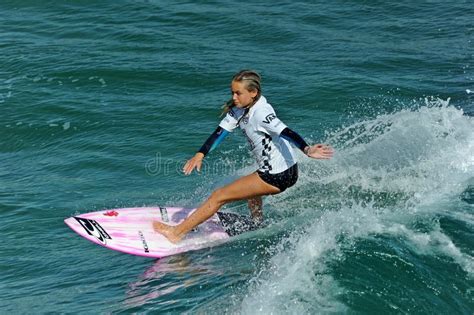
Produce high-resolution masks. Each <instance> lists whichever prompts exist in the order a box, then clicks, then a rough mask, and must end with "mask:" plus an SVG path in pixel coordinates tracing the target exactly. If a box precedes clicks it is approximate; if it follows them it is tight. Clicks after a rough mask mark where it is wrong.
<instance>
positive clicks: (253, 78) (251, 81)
mask: <svg viewBox="0 0 474 315" xmlns="http://www.w3.org/2000/svg"><path fill="white" fill-rule="evenodd" d="M261 81H262V78H261V77H260V75H259V74H258V73H257V72H256V71H254V70H241V71H239V72H237V73H236V74H234V76H233V77H232V82H243V83H245V88H246V89H247V91H249V92H253V91H257V95H256V96H255V97H254V98H253V102H252V104H250V106H253V105H254V104H255V103H257V101H258V99H259V98H260V96H261V95H262V87H261ZM234 106H235V104H234V100H233V99H232V98H231V99H230V100H228V101H227V102H225V103H224V106H222V108H223V111H222V114H221V116H222V115H225V114H227V113H228V112H229V111H230V110H231V109H232V107H234ZM250 106H249V107H250Z"/></svg>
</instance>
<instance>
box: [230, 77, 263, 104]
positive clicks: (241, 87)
mask: <svg viewBox="0 0 474 315" xmlns="http://www.w3.org/2000/svg"><path fill="white" fill-rule="evenodd" d="M231 89H232V100H233V101H234V104H235V106H237V107H239V108H243V107H247V106H249V105H250V104H252V103H253V100H254V98H255V97H256V96H257V91H249V90H247V87H246V86H245V83H244V82H237V81H232V86H231Z"/></svg>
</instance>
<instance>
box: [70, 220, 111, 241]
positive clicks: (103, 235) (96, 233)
mask: <svg viewBox="0 0 474 315" xmlns="http://www.w3.org/2000/svg"><path fill="white" fill-rule="evenodd" d="M74 219H76V220H77V222H79V224H80V225H81V226H82V227H83V228H84V230H85V231H86V232H87V234H89V235H90V236H93V237H95V238H96V239H97V240H98V241H99V242H101V243H102V244H104V245H107V240H111V239H112V238H111V237H110V235H109V234H107V232H106V231H105V230H104V228H103V227H102V226H100V224H99V223H98V222H97V221H96V220H90V219H84V218H79V217H74Z"/></svg>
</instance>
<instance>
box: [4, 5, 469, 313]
mask: <svg viewBox="0 0 474 315" xmlns="http://www.w3.org/2000/svg"><path fill="white" fill-rule="evenodd" d="M473 21H474V7H473V6H472V3H470V2H468V1H448V2H444V1H413V2H412V1H398V2H397V3H386V2H383V1H346V2H342V1H334V2H329V3H324V2H322V1H321V2H319V3H314V2H311V1H295V2H281V3H275V2H272V1H264V2H259V3H258V4H257V3H256V4H252V5H250V4H244V3H237V2H233V1H232V2H231V1H202V2H200V3H199V4H196V3H193V2H186V1H101V2H95V1H86V0H84V1H74V2H57V1H49V0H48V1H41V2H40V1H18V0H16V1H12V0H4V1H1V2H0V35H1V37H0V49H1V54H0V110H1V113H2V114H1V115H0V139H1V144H0V222H1V224H0V232H1V235H2V242H1V243H0V253H1V255H0V297H1V298H0V311H1V312H2V313H7V312H9V313H10V312H13V313H91V314H96V313H165V312H169V313H181V312H189V313H217V314H221V313H233V314H255V313H261V314H271V313H273V314H288V313H290V314H328V313H331V314H332V313H334V314H381V313H385V314H433V313H437V314H472V313H473V312H474V302H473V301H474V277H473V276H474V243H473V236H474V213H473V210H474V121H473V118H472V116H473V115H474V98H473V95H474V70H473V67H474V64H473V53H474V49H473V40H474V38H473V33H474V22H473ZM242 68H253V69H256V70H258V71H259V72H260V73H261V74H262V76H263V87H264V94H265V96H266V97H267V99H268V100H269V101H270V102H271V103H272V104H273V105H274V107H275V109H276V111H277V113H278V115H279V117H280V118H281V119H282V120H283V121H284V122H285V123H287V124H288V125H289V126H290V127H291V128H292V129H294V130H296V131H297V132H299V133H300V134H301V135H303V136H304V137H305V138H306V139H307V140H308V141H310V142H313V143H317V142H326V143H330V144H332V145H333V146H334V147H335V149H336V154H335V157H334V158H333V159H332V160H331V161H314V160H308V159H305V158H304V157H303V156H302V155H301V154H300V155H299V160H300V165H301V176H300V180H299V182H298V183H297V185H296V186H295V187H293V188H291V189H289V190H288V191H286V192H285V193H283V194H281V195H278V196H272V197H268V198H266V199H265V215H266V218H267V220H268V222H269V223H270V224H269V226H268V227H267V228H265V229H263V230H260V231H257V232H252V233H249V234H246V235H242V236H240V237H238V238H237V239H235V240H234V241H232V242H230V243H227V244H225V245H223V246H219V247H214V248H210V249H205V250H200V251H196V252H192V253H189V254H185V255H179V256H175V257H170V258H166V259H161V260H150V259H145V258H141V257H134V256H129V255H125V254H121V253H117V252H113V251H110V250H107V249H104V248H102V247H99V246H96V245H93V244H91V243H89V242H87V241H85V240H83V239H81V238H80V237H79V236H77V235H75V234H74V233H73V232H72V231H71V230H69V229H68V228H67V226H66V225H65V224H64V223H63V220H64V219H65V218H67V217H70V216H72V215H74V214H78V213H83V212H89V211H97V210H102V209H110V208H117V207H128V206H152V205H168V206H172V205H175V206H197V205H198V204H199V203H200V202H201V201H202V200H203V199H204V198H205V197H206V196H207V195H208V194H209V193H210V192H211V191H212V190H213V189H215V188H216V187H219V186H221V185H223V184H225V183H228V182H229V181H231V180H232V179H234V178H236V177H238V176H240V175H244V174H246V173H249V172H251V171H252V170H253V169H254V166H253V159H252V157H251V156H250V155H249V150H248V148H247V146H246V143H245V140H244V137H242V135H241V134H240V132H236V133H235V135H232V136H230V137H228V139H226V141H225V142H224V143H223V144H222V145H221V146H220V147H219V149H218V150H216V151H213V152H212V154H210V155H209V157H208V159H207V164H206V165H205V168H204V170H203V173H202V174H200V175H192V176H189V177H185V176H184V175H182V174H181V173H180V172H179V171H178V170H179V168H180V166H181V165H182V163H183V162H184V161H185V160H186V159H187V158H189V157H190V156H192V154H193V153H194V152H195V151H196V150H197V149H198V148H199V147H200V146H201V144H202V143H203V141H204V140H205V139H206V138H207V136H208V135H209V134H210V133H211V132H212V131H213V130H214V129H215V126H216V125H217V123H218V121H219V114H220V106H221V104H223V102H224V101H225V100H227V98H228V97H229V83H230V82H229V80H230V78H231V77H232V75H233V74H234V73H235V72H236V71H238V70H240V69H242ZM227 210H228V211H234V212H238V213H247V209H246V208H245V204H244V203H235V204H232V205H229V206H227Z"/></svg>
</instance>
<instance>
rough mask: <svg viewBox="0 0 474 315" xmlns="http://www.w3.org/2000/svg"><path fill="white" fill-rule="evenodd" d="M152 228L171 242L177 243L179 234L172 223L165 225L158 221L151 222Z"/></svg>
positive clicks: (179, 237)
mask: <svg viewBox="0 0 474 315" xmlns="http://www.w3.org/2000/svg"><path fill="white" fill-rule="evenodd" d="M153 229H154V230H155V231H156V232H158V233H160V234H161V235H163V236H164V237H166V238H167V239H168V241H170V242H171V243H173V244H176V243H178V242H179V241H180V240H181V238H182V237H181V236H179V235H177V234H176V227H174V226H172V225H167V224H164V223H161V222H158V221H154V222H153Z"/></svg>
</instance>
